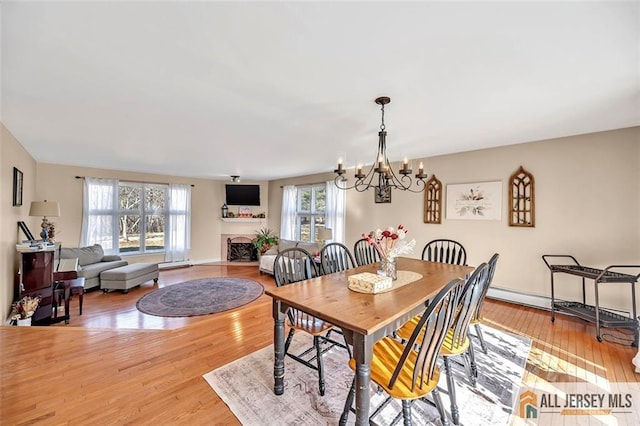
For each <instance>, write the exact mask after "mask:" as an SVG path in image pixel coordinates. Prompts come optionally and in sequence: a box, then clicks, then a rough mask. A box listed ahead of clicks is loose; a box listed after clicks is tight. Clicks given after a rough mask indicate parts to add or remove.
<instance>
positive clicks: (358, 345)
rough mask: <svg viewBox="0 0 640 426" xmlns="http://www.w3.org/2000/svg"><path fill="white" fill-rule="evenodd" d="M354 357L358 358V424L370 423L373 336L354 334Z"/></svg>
mask: <svg viewBox="0 0 640 426" xmlns="http://www.w3.org/2000/svg"><path fill="white" fill-rule="evenodd" d="M353 357H354V359H355V360H356V425H368V424H369V406H370V402H371V401H370V395H369V384H370V382H371V367H370V366H371V359H372V358H373V338H372V337H371V336H366V335H362V334H357V333H354V334H353Z"/></svg>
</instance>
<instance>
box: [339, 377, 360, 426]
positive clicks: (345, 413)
mask: <svg viewBox="0 0 640 426" xmlns="http://www.w3.org/2000/svg"><path fill="white" fill-rule="evenodd" d="M355 396H356V376H353V382H351V388H350V389H349V394H348V395H347V400H346V401H345V403H344V409H343V410H342V415H341V416H340V423H339V424H340V426H345V425H346V424H347V419H348V418H349V412H350V411H351V407H352V406H353V399H354V398H355Z"/></svg>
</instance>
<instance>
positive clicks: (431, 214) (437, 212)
mask: <svg viewBox="0 0 640 426" xmlns="http://www.w3.org/2000/svg"><path fill="white" fill-rule="evenodd" d="M424 223H442V182H440V181H439V180H438V178H436V175H431V177H430V178H429V180H428V181H427V190H426V191H425V192H424Z"/></svg>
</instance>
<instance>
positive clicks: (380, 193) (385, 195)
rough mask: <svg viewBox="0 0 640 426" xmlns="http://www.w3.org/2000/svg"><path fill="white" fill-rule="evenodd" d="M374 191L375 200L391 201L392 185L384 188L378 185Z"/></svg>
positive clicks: (379, 201)
mask: <svg viewBox="0 0 640 426" xmlns="http://www.w3.org/2000/svg"><path fill="white" fill-rule="evenodd" d="M373 193H374V197H375V198H374V200H375V202H376V203H378V204H379V203H390V202H391V187H389V186H387V187H385V188H383V189H380V187H378V186H376V187H375V191H374V192H373Z"/></svg>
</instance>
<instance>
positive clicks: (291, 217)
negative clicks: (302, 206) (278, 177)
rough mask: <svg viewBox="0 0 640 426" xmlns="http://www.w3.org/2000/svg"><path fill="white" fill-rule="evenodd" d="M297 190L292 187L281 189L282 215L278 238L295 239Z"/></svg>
mask: <svg viewBox="0 0 640 426" xmlns="http://www.w3.org/2000/svg"><path fill="white" fill-rule="evenodd" d="M297 194H298V190H297V189H296V187H295V186H294V185H286V186H285V187H284V188H282V213H281V219H280V238H282V239H285V240H295V239H296V196H297Z"/></svg>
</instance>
